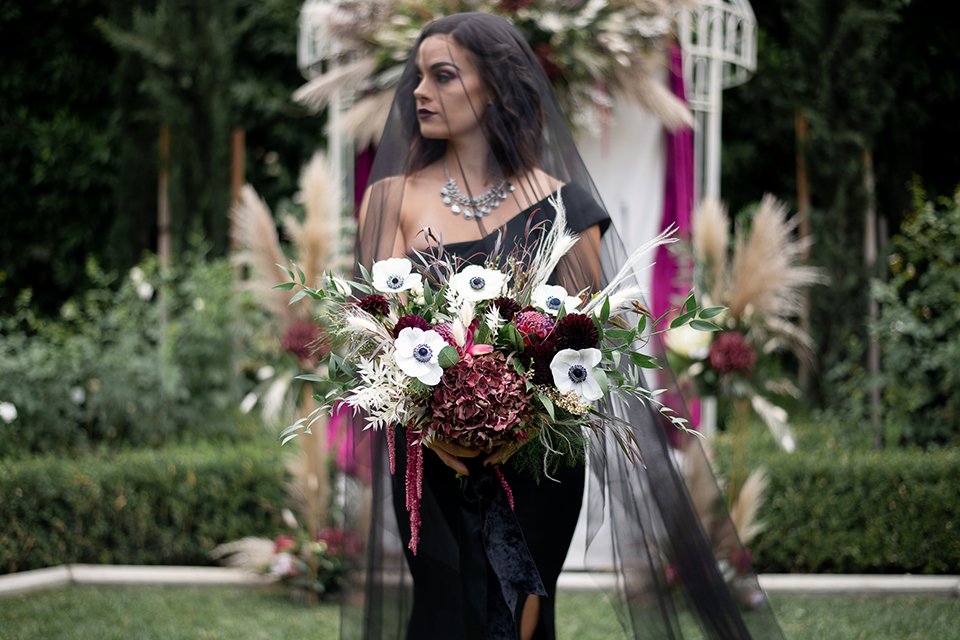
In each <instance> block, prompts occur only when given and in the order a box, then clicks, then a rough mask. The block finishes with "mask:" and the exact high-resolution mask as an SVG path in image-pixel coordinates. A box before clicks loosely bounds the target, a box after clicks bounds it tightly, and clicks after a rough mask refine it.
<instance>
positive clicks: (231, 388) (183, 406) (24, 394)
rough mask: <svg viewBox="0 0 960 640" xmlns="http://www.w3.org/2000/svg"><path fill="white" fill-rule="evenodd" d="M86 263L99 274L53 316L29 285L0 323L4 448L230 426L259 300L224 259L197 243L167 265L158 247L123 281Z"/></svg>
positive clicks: (163, 437) (135, 438)
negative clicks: (38, 311) (39, 314)
mask: <svg viewBox="0 0 960 640" xmlns="http://www.w3.org/2000/svg"><path fill="white" fill-rule="evenodd" d="M87 270H88V272H89V275H90V278H91V279H92V280H93V281H95V282H96V283H97V285H98V286H97V287H95V288H93V289H91V290H89V291H88V292H86V293H85V294H84V295H83V296H82V297H80V298H79V299H74V300H69V301H66V302H65V303H64V305H63V308H62V310H61V316H60V318H58V319H56V320H53V321H51V320H42V319H37V318H36V317H34V316H32V315H31V314H30V312H29V311H27V309H29V299H28V298H26V297H25V298H24V300H22V301H21V311H20V313H19V314H18V315H17V316H14V317H8V318H6V319H4V321H3V322H2V323H0V401H2V402H9V403H12V404H13V405H14V406H15V407H16V409H17V418H16V419H15V420H14V421H12V422H11V423H10V424H5V423H4V422H2V421H0V456H3V455H12V454H14V453H16V452H23V451H34V452H43V451H71V450H77V449H82V448H85V447H86V446H88V445H89V444H91V443H97V442H112V443H122V444H123V445H135V446H137V445H151V446H156V445H160V444H162V443H165V442H168V441H170V440H171V439H182V438H183V437H189V438H197V437H200V438H203V437H212V436H233V435H235V433H236V427H235V418H236V413H237V409H236V407H237V404H238V402H239V398H240V397H241V393H242V390H241V389H240V388H239V384H240V381H241V377H240V376H239V375H238V374H237V371H236V367H235V361H236V360H237V359H238V345H240V344H241V339H242V337H243V335H249V333H250V331H251V329H250V328H249V327H250V324H251V323H250V318H251V314H253V313H255V311H254V310H253V307H252V305H248V304H245V302H244V298H243V297H241V296H238V295H237V294H236V293H235V291H234V279H233V269H232V267H231V266H230V265H229V263H228V262H227V261H226V260H210V261H208V260H207V259H206V258H205V252H204V250H203V249H202V248H197V250H196V251H195V252H194V253H190V254H187V255H185V256H184V258H183V259H182V260H181V261H180V262H178V263H177V264H175V265H172V266H170V267H168V268H166V269H161V268H160V267H159V264H158V261H157V259H156V258H155V257H153V258H149V259H147V260H146V261H144V262H143V263H142V264H141V265H140V266H139V267H136V268H134V269H133V270H131V272H130V273H129V274H128V277H126V278H125V279H124V280H123V281H122V282H120V283H119V286H117V283H116V282H115V280H116V276H114V275H112V274H105V273H103V272H102V271H100V270H99V268H98V267H97V266H96V264H94V263H93V262H92V261H91V262H90V263H88V265H87Z"/></svg>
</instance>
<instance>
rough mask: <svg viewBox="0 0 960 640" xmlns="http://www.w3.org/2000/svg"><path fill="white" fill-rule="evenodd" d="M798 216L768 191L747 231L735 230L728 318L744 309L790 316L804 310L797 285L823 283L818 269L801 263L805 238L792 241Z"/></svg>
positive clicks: (805, 245) (738, 316)
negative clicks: (788, 215)
mask: <svg viewBox="0 0 960 640" xmlns="http://www.w3.org/2000/svg"><path fill="white" fill-rule="evenodd" d="M798 222H799V219H797V218H794V219H793V220H788V219H787V208H786V206H785V205H784V204H783V203H781V202H779V201H777V200H776V198H774V197H773V196H771V195H770V194H767V195H765V196H764V197H763V200H762V201H761V202H760V207H759V209H757V213H756V215H755V216H754V218H753V221H752V223H751V225H750V231H749V234H747V233H745V232H744V231H743V230H742V229H739V228H738V229H737V234H736V236H737V237H736V241H735V243H734V253H733V263H732V265H731V269H730V293H729V296H728V297H727V299H726V305H727V307H729V309H730V317H731V318H733V319H734V320H737V319H739V318H740V317H741V316H742V315H744V313H747V312H749V313H751V314H758V315H760V316H761V317H781V318H786V317H792V316H796V315H799V314H800V313H801V311H802V310H803V304H802V297H801V295H800V288H801V287H805V286H807V285H811V284H816V283H818V282H823V280H824V278H823V274H822V272H821V271H820V270H819V269H817V268H815V267H807V266H802V265H801V264H800V258H801V256H802V255H803V252H804V250H805V249H806V247H807V243H806V242H802V241H794V240H793V239H792V233H793V230H794V228H795V227H796V226H797V223H798Z"/></svg>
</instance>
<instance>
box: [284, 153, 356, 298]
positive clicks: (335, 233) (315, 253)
mask: <svg viewBox="0 0 960 640" xmlns="http://www.w3.org/2000/svg"><path fill="white" fill-rule="evenodd" d="M300 191H301V193H302V194H303V198H304V205H305V207H306V210H307V215H306V218H305V219H304V221H303V223H302V224H301V223H299V222H298V221H297V220H296V219H294V218H293V217H292V216H286V217H284V219H283V228H284V231H285V232H286V234H287V237H289V238H290V241H291V242H293V244H294V245H295V246H296V247H297V258H298V260H299V263H298V264H299V266H300V268H301V269H303V273H304V276H305V280H304V282H305V283H306V284H307V285H309V286H315V285H316V283H317V281H318V279H319V277H320V274H321V273H323V271H324V270H326V269H328V268H329V266H330V263H331V258H332V257H333V256H334V255H335V254H336V253H337V251H338V246H339V239H340V236H341V234H342V228H341V227H342V223H341V217H342V216H341V215H340V186H339V184H338V183H337V180H336V177H335V176H334V173H333V168H332V167H331V166H330V162H329V161H328V160H327V157H326V155H324V154H323V152H320V151H318V152H317V153H315V154H314V156H313V158H312V159H311V160H310V162H309V163H308V164H307V166H306V167H305V168H304V169H303V171H302V172H301V174H300Z"/></svg>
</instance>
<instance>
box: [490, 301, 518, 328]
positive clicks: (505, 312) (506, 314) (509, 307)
mask: <svg viewBox="0 0 960 640" xmlns="http://www.w3.org/2000/svg"><path fill="white" fill-rule="evenodd" d="M490 307H491V308H493V309H496V310H497V313H499V314H500V317H501V318H503V319H504V320H506V321H507V322H510V321H511V320H513V317H514V316H515V315H517V312H518V311H520V308H521V307H520V303H519V302H517V301H516V300H514V299H513V298H507V297H505V296H500V297H499V298H494V299H493V301H492V302H490Z"/></svg>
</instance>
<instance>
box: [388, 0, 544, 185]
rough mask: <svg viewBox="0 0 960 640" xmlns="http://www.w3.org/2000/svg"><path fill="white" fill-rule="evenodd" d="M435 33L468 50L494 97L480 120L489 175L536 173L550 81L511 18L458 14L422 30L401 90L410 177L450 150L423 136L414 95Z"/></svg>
mask: <svg viewBox="0 0 960 640" xmlns="http://www.w3.org/2000/svg"><path fill="white" fill-rule="evenodd" d="M434 35H449V36H450V37H451V38H453V39H454V40H455V41H456V42H457V43H458V44H459V45H460V46H462V47H463V48H464V49H466V50H467V51H468V52H469V54H470V55H471V56H472V62H473V64H474V66H475V67H476V68H477V71H478V73H479V74H480V79H481V81H482V82H483V85H484V88H485V89H486V91H487V94H488V95H489V96H491V98H492V103H491V106H490V107H488V108H487V109H486V111H485V113H484V116H483V118H482V122H481V125H482V127H483V130H484V132H485V133H486V136H487V139H488V141H489V143H490V150H491V156H490V157H489V158H488V159H487V163H488V164H487V166H488V169H489V171H490V173H491V174H497V173H500V174H502V175H503V176H516V175H521V174H522V173H524V172H526V171H531V170H533V169H535V168H536V167H537V165H538V164H539V161H540V152H541V147H542V145H543V106H542V104H541V99H540V95H541V88H540V83H542V82H546V80H545V76H543V73H542V72H541V71H540V63H539V61H538V60H537V58H536V56H535V55H534V53H533V51H531V50H530V45H528V44H527V41H526V40H524V38H523V36H522V35H521V34H520V32H519V31H517V29H516V27H514V26H513V25H512V24H510V22H509V21H508V20H507V19H505V18H502V17H500V16H495V15H491V14H488V13H457V14H454V15H451V16H447V17H445V18H440V19H439V20H436V21H434V22H431V23H430V24H428V25H427V26H426V27H425V28H424V29H423V31H422V32H421V34H420V38H419V39H418V40H417V43H416V45H415V46H414V48H413V51H412V52H411V54H410V62H409V63H408V64H407V67H406V69H405V70H404V73H403V76H401V78H400V83H399V85H398V86H397V92H398V93H397V96H398V97H397V104H398V107H399V109H400V117H401V118H402V120H403V128H404V130H405V131H406V132H407V134H408V135H409V139H410V158H409V162H408V165H407V174H408V175H409V174H411V173H415V172H416V171H419V170H420V169H423V168H424V167H426V166H428V165H430V164H432V163H434V162H436V161H437V160H439V159H440V158H442V157H443V155H444V154H445V153H446V150H447V141H446V140H432V139H428V138H424V137H423V136H422V135H421V134H420V123H419V120H418V118H417V105H416V99H415V98H414V96H413V92H414V90H415V89H416V87H417V84H418V79H417V75H418V69H417V65H416V62H415V61H416V56H417V52H418V51H419V50H420V44H421V43H422V42H423V41H424V39H425V38H428V37H429V36H434ZM538 76H540V77H538Z"/></svg>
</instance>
